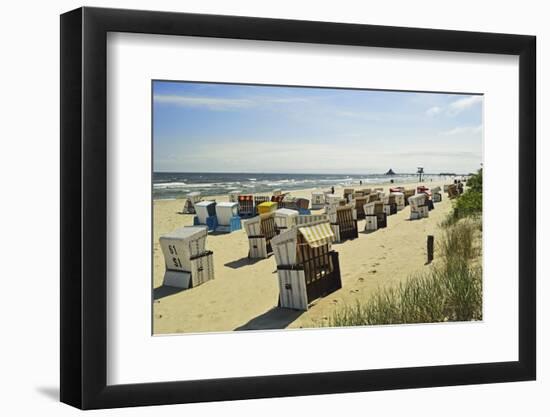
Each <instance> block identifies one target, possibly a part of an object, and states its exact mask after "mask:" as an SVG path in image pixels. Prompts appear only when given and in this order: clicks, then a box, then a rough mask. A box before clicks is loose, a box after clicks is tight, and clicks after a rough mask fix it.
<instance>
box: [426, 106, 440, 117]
mask: <svg viewBox="0 0 550 417" xmlns="http://www.w3.org/2000/svg"><path fill="white" fill-rule="evenodd" d="M439 113H441V107H438V106H434V107H430V108H429V109H428V110H426V114H427V115H428V116H435V115H436V114H439Z"/></svg>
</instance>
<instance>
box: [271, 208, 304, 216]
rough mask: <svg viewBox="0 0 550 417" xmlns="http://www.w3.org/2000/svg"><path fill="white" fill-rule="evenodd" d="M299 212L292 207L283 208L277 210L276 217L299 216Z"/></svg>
mask: <svg viewBox="0 0 550 417" xmlns="http://www.w3.org/2000/svg"><path fill="white" fill-rule="evenodd" d="M298 214H299V213H298V212H297V211H296V210H292V209H286V208H281V209H277V210H275V217H297V216H298Z"/></svg>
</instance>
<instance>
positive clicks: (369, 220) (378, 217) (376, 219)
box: [363, 200, 388, 232]
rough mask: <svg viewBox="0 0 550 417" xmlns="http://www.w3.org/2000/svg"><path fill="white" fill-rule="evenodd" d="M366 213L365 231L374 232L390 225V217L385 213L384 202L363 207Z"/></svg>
mask: <svg viewBox="0 0 550 417" xmlns="http://www.w3.org/2000/svg"><path fill="white" fill-rule="evenodd" d="M363 210H364V212H365V220H366V222H365V231H366V232H373V231H375V230H378V229H381V228H384V227H386V226H387V225H388V221H387V219H388V215H387V214H386V212H385V211H384V202H383V201H380V200H378V201H373V202H371V203H366V204H365V205H364V206H363Z"/></svg>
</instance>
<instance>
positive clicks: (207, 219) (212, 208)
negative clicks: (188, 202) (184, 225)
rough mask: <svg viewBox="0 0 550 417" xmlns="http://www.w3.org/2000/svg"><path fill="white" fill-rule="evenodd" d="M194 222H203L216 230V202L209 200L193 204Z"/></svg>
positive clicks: (210, 228)
mask: <svg viewBox="0 0 550 417" xmlns="http://www.w3.org/2000/svg"><path fill="white" fill-rule="evenodd" d="M195 211H196V213H197V215H196V216H195V219H194V222H195V224H196V225H197V224H199V225H201V224H205V225H206V226H208V229H209V230H212V231H214V230H216V227H217V226H218V219H217V217H216V202H215V201H210V200H204V201H200V202H198V203H197V204H195Z"/></svg>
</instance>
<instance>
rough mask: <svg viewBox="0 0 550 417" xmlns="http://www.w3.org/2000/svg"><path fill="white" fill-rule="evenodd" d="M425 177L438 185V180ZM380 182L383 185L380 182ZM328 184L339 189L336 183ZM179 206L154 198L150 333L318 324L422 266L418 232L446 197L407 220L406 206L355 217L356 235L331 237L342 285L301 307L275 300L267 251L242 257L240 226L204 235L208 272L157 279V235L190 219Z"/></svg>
mask: <svg viewBox="0 0 550 417" xmlns="http://www.w3.org/2000/svg"><path fill="white" fill-rule="evenodd" d="M416 185H417V184H411V185H410V186H411V187H415V186H416ZM426 185H428V186H435V185H440V186H441V187H442V186H443V183H442V182H433V183H427V184H426ZM368 186H371V185H370V184H369V185H368ZM384 189H385V191H387V189H388V185H385V186H384ZM311 191H312V190H300V191H295V190H293V191H292V195H294V196H297V197H305V198H310V197H311ZM335 192H336V193H337V194H342V189H341V188H337V189H336V190H335ZM216 200H217V201H226V200H227V197H226V196H218V197H216ZM182 207H183V200H157V201H155V202H154V231H153V233H154V236H153V238H154V241H153V249H154V279H153V281H154V298H155V301H154V304H153V315H154V318H153V323H154V333H155V334H166V333H182V332H204V331H215V332H219V331H231V330H245V329H247V330H254V329H282V328H301V327H315V326H318V325H319V324H321V323H323V321H326V320H328V317H329V316H330V314H331V312H332V311H334V309H336V308H339V307H340V306H342V305H345V304H353V303H355V301H356V300H358V299H366V298H368V297H369V295H371V294H372V293H373V292H374V291H376V290H377V289H378V288H379V287H383V286H386V285H395V284H396V283H398V282H400V281H403V280H405V279H406V278H407V277H408V276H410V275H411V274H414V273H417V272H421V271H423V270H425V269H426V268H430V266H429V265H425V262H426V236H427V235H428V234H431V235H435V240H436V242H437V240H438V235H439V234H440V233H441V230H440V229H439V227H438V225H439V223H440V222H441V221H442V220H443V218H444V217H445V216H446V215H447V214H448V213H449V212H450V211H451V202H450V200H449V199H448V198H446V196H443V201H442V202H441V203H437V204H436V206H435V210H432V211H431V212H430V217H429V218H425V219H421V220H414V221H409V208H408V207H406V208H405V209H404V210H402V211H400V212H398V213H397V214H396V215H393V216H390V217H388V227H387V228H385V229H380V230H378V231H376V232H374V233H369V234H366V233H364V232H362V231H363V229H364V223H365V222H364V220H362V221H359V222H358V223H359V230H360V233H359V238H358V239H355V240H348V241H346V242H343V243H340V244H333V248H334V249H335V250H336V251H338V252H339V254H340V269H341V274H342V289H340V290H338V291H336V292H334V293H332V294H330V295H328V296H326V297H324V298H321V299H319V300H317V301H315V302H314V303H313V305H311V306H310V308H309V310H308V311H307V312H300V311H293V310H287V309H280V308H277V307H276V306H277V301H278V294H279V289H278V281H277V273H276V265H275V260H274V259H273V256H270V257H269V258H268V259H261V260H255V259H248V258H247V255H248V239H247V236H246V234H245V232H244V230H239V231H236V232H233V233H230V234H211V235H209V236H208V239H207V243H206V246H207V249H210V250H212V251H213V252H214V268H215V280H213V281H209V282H207V283H205V284H203V285H201V286H198V287H196V288H193V289H190V290H184V291H180V290H179V289H175V288H170V287H163V286H162V279H163V275H164V269H165V266H164V258H163V256H162V252H161V249H160V245H159V237H160V235H162V234H164V233H167V232H170V231H172V230H174V229H176V228H178V227H181V226H185V225H191V224H192V221H193V215H184V214H180V212H181V209H182ZM318 212H322V211H318ZM436 256H437V253H436Z"/></svg>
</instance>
